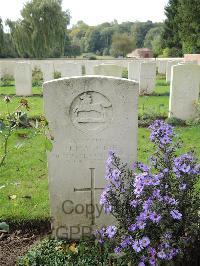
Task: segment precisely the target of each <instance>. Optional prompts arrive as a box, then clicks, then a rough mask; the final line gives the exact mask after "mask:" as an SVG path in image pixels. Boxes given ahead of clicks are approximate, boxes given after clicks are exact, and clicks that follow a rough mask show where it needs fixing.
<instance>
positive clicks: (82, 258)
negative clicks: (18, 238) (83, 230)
mask: <svg viewBox="0 0 200 266" xmlns="http://www.w3.org/2000/svg"><path fill="white" fill-rule="evenodd" d="M108 251H109V249H108V247H106V246H105V247H101V246H100V245H99V244H98V243H96V242H94V240H88V241H80V243H78V244H76V243H71V244H69V243H66V242H65V241H64V240H62V241H61V240H60V241H59V240H53V239H52V240H48V239H47V240H44V241H43V242H41V243H40V244H39V245H38V246H36V247H34V248H33V249H31V250H30V251H29V252H28V253H27V254H26V255H25V256H24V257H21V258H19V260H18V266H32V265H52V266H53V265H57V266H64V265H66V266H67V265H79V266H87V265H88V266H91V265H94V266H95V265H113V264H112V261H113V259H112V258H111V257H110V256H109V252H108ZM115 265H125V264H122V263H121V264H115Z"/></svg>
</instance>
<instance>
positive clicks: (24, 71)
mask: <svg viewBox="0 0 200 266" xmlns="http://www.w3.org/2000/svg"><path fill="white" fill-rule="evenodd" d="M15 88H16V95H19V96H29V95H32V69H31V64H30V63H26V62H25V63H16V65H15Z"/></svg>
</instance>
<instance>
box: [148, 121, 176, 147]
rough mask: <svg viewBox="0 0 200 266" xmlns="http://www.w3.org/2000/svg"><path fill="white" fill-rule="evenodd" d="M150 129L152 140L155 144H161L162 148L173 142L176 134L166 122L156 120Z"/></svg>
mask: <svg viewBox="0 0 200 266" xmlns="http://www.w3.org/2000/svg"><path fill="white" fill-rule="evenodd" d="M149 128H150V130H151V134H150V140H151V141H152V142H153V143H155V144H159V146H160V147H161V148H162V147H164V146H166V145H167V144H170V143H171V142H172V138H173V137H174V133H173V127H172V126H171V125H168V124H167V123H165V122H164V121H161V120H156V121H154V122H153V124H152V125H150V127H149Z"/></svg>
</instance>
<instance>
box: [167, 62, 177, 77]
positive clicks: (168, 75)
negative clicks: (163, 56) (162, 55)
mask: <svg viewBox="0 0 200 266" xmlns="http://www.w3.org/2000/svg"><path fill="white" fill-rule="evenodd" d="M179 63H180V62H179V61H168V62H167V70H166V82H171V72H172V66H175V65H178V64H179Z"/></svg>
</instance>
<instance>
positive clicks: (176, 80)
mask: <svg viewBox="0 0 200 266" xmlns="http://www.w3.org/2000/svg"><path fill="white" fill-rule="evenodd" d="M199 86H200V66H198V65H191V64H182V65H176V66H173V67H172V80H171V85H170V101H169V117H176V118H179V119H182V120H187V119H190V118H194V117H195V113H196V110H195V102H197V100H198V98H199Z"/></svg>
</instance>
